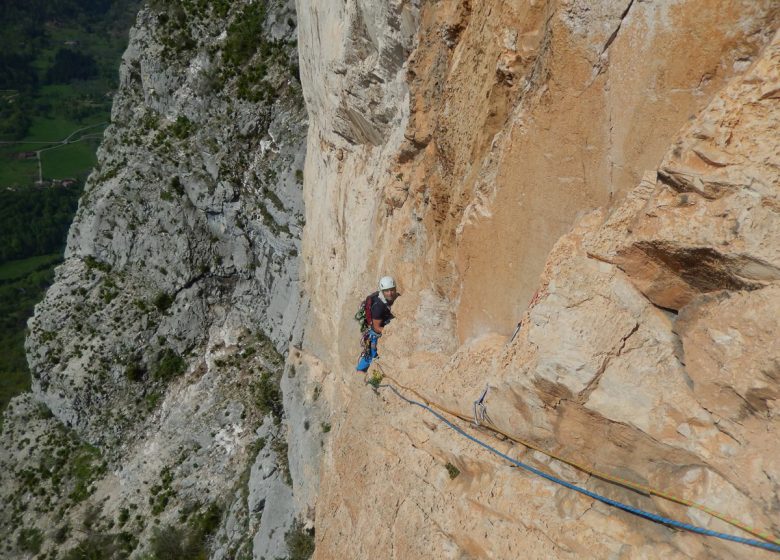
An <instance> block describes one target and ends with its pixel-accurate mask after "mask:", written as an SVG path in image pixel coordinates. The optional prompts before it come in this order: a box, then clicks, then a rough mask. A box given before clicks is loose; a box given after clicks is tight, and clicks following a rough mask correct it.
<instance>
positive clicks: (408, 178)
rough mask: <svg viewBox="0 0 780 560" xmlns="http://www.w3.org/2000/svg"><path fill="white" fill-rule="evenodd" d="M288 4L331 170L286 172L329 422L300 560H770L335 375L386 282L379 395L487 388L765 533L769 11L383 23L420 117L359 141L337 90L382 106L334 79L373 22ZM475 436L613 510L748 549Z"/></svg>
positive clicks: (539, 424) (526, 414)
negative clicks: (300, 229) (311, 536)
mask: <svg viewBox="0 0 780 560" xmlns="http://www.w3.org/2000/svg"><path fill="white" fill-rule="evenodd" d="M304 4H305V3H304V2H299V12H300V13H301V14H304V13H308V14H309V16H303V15H302V16H301V24H300V28H299V33H300V46H301V62H302V76H303V78H304V91H305V96H306V100H307V104H308V105H309V106H310V107H316V108H317V110H316V111H315V110H312V111H311V112H310V116H311V121H310V130H309V153H310V154H313V153H315V151H316V150H319V151H320V152H319V154H318V157H313V156H311V155H310V157H309V158H308V159H307V162H306V172H305V189H304V190H305V201H306V214H307V219H306V224H307V226H306V229H305V231H304V239H303V258H304V265H305V275H306V286H307V290H308V292H309V294H310V295H311V298H312V312H311V315H310V323H311V325H312V326H311V327H310V328H308V329H307V336H306V339H305V344H304V348H305V349H306V350H307V351H308V352H310V353H312V354H314V355H316V356H317V357H319V358H320V359H321V360H322V362H323V366H324V368H325V372H324V373H323V374H321V375H322V376H323V377H322V379H324V381H323V389H324V393H325V394H326V395H328V403H329V406H330V414H331V420H330V421H331V422H332V423H333V432H332V433H333V435H332V437H331V438H330V439H329V441H328V443H327V445H326V450H325V455H324V456H323V459H322V468H321V479H320V491H319V496H318V499H317V508H316V523H315V525H316V530H317V531H316V535H317V537H316V543H317V549H316V553H315V556H316V557H318V558H331V557H335V556H339V555H345V554H348V555H352V556H354V557H376V556H381V557H395V558H408V557H418V556H435V557H446V558H471V557H479V558H482V557H485V558H506V557H515V556H520V555H522V556H524V557H531V558H551V557H558V558H579V557H596V558H603V557H619V558H633V557H648V558H650V557H660V556H664V557H673V558H712V557H715V558H732V557H756V558H761V557H770V554H769V553H763V552H761V551H759V550H755V549H751V548H745V547H743V546H740V545H733V544H728V543H724V542H722V541H718V540H714V539H706V538H702V537H698V536H694V535H690V534H686V533H680V532H675V531H672V530H670V529H668V528H665V527H663V526H659V525H654V524H651V523H647V522H645V521H642V520H639V519H637V518H635V517H633V516H630V515H628V514H624V513H621V512H619V511H616V510H614V509H612V508H608V507H606V506H604V505H603V504H600V503H598V502H594V501H593V500H590V499H588V498H584V497H582V496H580V495H577V494H572V493H571V492H570V491H568V490H566V489H563V488H559V487H555V486H552V485H550V484H549V483H548V482H546V481H544V480H541V479H538V478H535V477H532V476H530V475H526V474H524V473H522V472H518V470H517V469H513V468H511V467H510V466H508V465H507V464H505V463H503V462H501V461H500V460H497V459H496V457H494V456H492V455H489V454H487V452H485V451H484V450H482V449H480V448H478V447H476V446H474V445H472V444H470V443H469V442H468V441H466V440H463V439H459V438H458V437H457V436H456V435H455V434H454V433H453V432H452V431H450V430H448V429H447V428H446V427H445V426H443V425H442V424H441V423H439V422H437V421H435V419H433V417H430V416H428V417H426V416H425V415H424V413H422V412H421V411H420V410H418V409H417V408H414V407H409V406H408V405H406V404H404V403H402V402H401V401H400V400H399V399H397V398H396V397H395V396H393V394H392V393H390V392H388V391H380V392H379V394H374V393H372V392H371V391H369V390H367V389H366V388H365V386H364V384H363V379H362V378H361V377H360V376H358V375H356V374H355V373H354V369H353V368H354V363H355V360H356V356H357V353H358V349H357V340H356V327H355V326H354V323H353V321H352V313H353V312H354V307H355V305H356V302H357V301H359V299H360V297H361V296H362V295H364V292H366V291H368V290H370V289H371V288H372V286H373V284H374V282H375V279H376V278H378V277H379V276H380V275H382V274H384V273H387V272H391V273H394V274H396V275H397V276H398V277H400V279H401V291H402V292H403V293H404V295H403V296H402V297H401V298H400V299H399V301H398V302H397V304H396V306H395V307H394V312H395V313H396V315H397V317H398V318H397V320H396V321H395V322H394V323H393V324H392V325H391V326H390V327H389V328H388V329H387V331H386V334H385V336H384V337H383V338H382V340H381V342H380V347H381V348H380V354H381V355H382V360H381V361H382V365H383V369H384V371H386V372H387V373H389V374H391V375H392V376H393V377H394V378H396V379H398V380H399V381H401V382H402V383H404V384H406V385H410V386H414V387H416V388H418V390H420V391H422V392H423V393H424V394H425V395H428V396H429V397H431V398H433V397H434V396H435V399H436V400H437V401H438V402H440V403H442V404H444V405H447V406H449V407H452V408H457V409H459V410H461V411H463V413H468V412H469V411H470V410H471V406H472V401H473V400H474V399H475V398H476V397H478V396H479V394H480V393H481V391H482V389H483V388H484V386H485V383H488V384H489V385H490V387H491V390H490V393H489V397H488V399H487V409H488V412H489V415H490V417H491V418H492V420H493V421H494V422H495V423H496V424H497V425H499V427H501V428H502V429H503V430H505V431H506V432H508V433H512V434H515V435H516V436H517V437H520V438H524V439H526V440H531V441H534V442H536V443H537V444H538V445H540V446H542V447H545V448H548V449H550V450H551V451H554V452H557V453H560V454H562V455H565V456H569V457H571V458H572V459H573V460H576V461H578V462H581V463H585V464H588V465H591V466H592V467H594V468H596V469H598V470H601V471H604V472H608V473H611V474H612V475H614V476H618V477H623V478H627V479H629V480H633V481H635V482H637V483H640V484H647V485H650V486H653V487H655V488H658V489H660V490H663V491H666V492H670V493H672V494H675V495H678V496H682V497H684V498H686V499H692V500H695V501H698V502H701V503H704V504H705V505H707V506H709V507H711V508H714V509H716V510H720V511H723V512H724V513H725V514H727V515H731V516H733V517H737V518H741V519H742V520H743V521H744V522H745V523H747V524H750V525H754V526H756V527H761V528H764V529H766V530H768V531H769V532H773V533H775V534H777V533H778V532H779V531H780V515H779V514H780V511H778V509H777V503H776V500H775V499H774V497H775V496H776V495H777V492H778V487H777V473H778V472H780V471H778V465H777V460H778V457H777V453H776V452H775V451H774V450H773V449H772V437H771V436H770V434H773V433H775V431H776V430H775V417H774V412H773V411H774V409H775V406H776V405H775V403H776V395H777V393H776V391H777V371H776V370H777V364H778V358H779V356H778V353H777V348H776V346H777V345H776V344H773V343H772V340H771V337H772V334H771V333H772V332H773V330H774V325H775V324H776V318H775V317H776V315H777V313H776V306H777V293H776V290H775V289H776V287H777V286H776V285H775V284H776V282H777V279H778V277H777V275H776V270H777V266H778V254H777V252H776V251H777V247H778V246H780V245H778V241H779V240H780V238H779V237H778V230H777V227H778V224H779V223H780V222H779V221H778V219H777V213H776V201H777V197H778V194H779V191H778V186H780V183H778V174H777V164H778V160H777V154H778V136H777V134H776V126H777V122H776V121H777V115H778V110H777V103H776V97H777V96H776V87H777V84H776V80H777V76H776V68H777V50H778V39H777V38H775V39H772V37H773V36H774V34H775V32H776V30H777V28H778V22H780V19H779V18H780V14H779V13H778V10H777V8H776V6H774V5H773V4H772V3H770V2H763V3H762V2H749V3H748V2H718V3H704V4H703V3H700V2H695V3H694V2H674V3H663V4H659V3H647V2H631V1H626V2H598V3H595V4H594V3H592V2H588V3H580V2H561V3H552V2H550V3H546V2H541V3H539V2H534V3H530V2H529V3H512V4H511V5H510V3H503V2H481V3H474V2H439V3H436V4H435V5H434V4H426V3H422V4H420V5H418V4H416V3H414V2H406V3H397V4H396V3H390V4H389V7H388V8H387V9H391V10H395V13H396V17H397V18H402V17H406V16H405V14H411V15H413V16H414V20H413V21H414V22H415V24H416V25H417V26H418V32H417V35H416V38H415V41H414V42H413V43H412V44H406V43H404V49H405V51H408V52H409V58H408V60H407V63H406V67H405V72H406V80H407V84H408V97H405V99H408V103H409V109H408V111H407V109H406V107H405V106H404V105H403V104H401V105H400V106H399V107H398V110H397V116H396V117H395V118H396V119H397V120H398V122H399V124H398V127H399V128H397V129H396V130H395V133H393V131H390V132H388V133H386V134H385V136H384V142H383V143H381V144H379V145H375V142H373V141H368V140H367V139H361V138H359V137H357V136H356V135H353V136H351V137H350V136H345V135H343V134H342V132H341V131H340V129H339V128H338V127H337V126H335V125H334V123H335V122H336V121H337V118H338V115H340V114H341V111H342V109H341V108H342V107H343V106H344V99H346V100H347V101H346V102H347V103H349V101H350V100H352V99H358V100H360V98H361V97H366V96H368V97H371V96H374V95H375V94H374V93H373V91H372V90H371V88H363V87H360V85H361V84H360V83H355V82H354V81H352V80H353V79H354V78H355V76H354V75H350V74H345V73H343V72H340V71H339V70H338V69H339V68H340V66H339V61H340V60H343V57H344V56H346V55H345V54H344V52H345V50H346V48H345V45H349V44H350V43H351V42H352V41H354V40H355V39H354V35H353V33H354V30H355V29H359V28H360V25H357V24H353V23H350V22H355V21H361V20H365V19H371V18H373V17H375V16H374V14H375V13H376V10H378V9H376V8H373V9H372V6H371V5H370V4H369V3H368V2H357V1H356V2H347V3H345V4H344V5H343V6H339V7H338V8H337V9H336V8H330V7H328V8H326V7H322V6H319V5H318V6H309V5H304ZM382 9H383V10H384V9H385V8H384V7H383V8H382ZM367 14H368V15H367ZM328 18H338V21H340V22H342V23H341V25H330V26H329V25H325V24H323V23H322V22H324V21H333V20H332V19H328ZM345 22H346V23H345ZM326 30H327V31H326ZM326 32H327V33H328V34H329V35H328V37H329V41H327V42H325V41H323V40H322V38H321V37H322V36H323V35H324V34H326ZM335 33H337V36H336V37H334V34H335ZM393 37H394V32H393V31H388V36H387V38H386V39H385V40H386V41H390V40H392V38H393ZM372 41H373V42H372V44H373V45H374V46H375V47H377V48H375V50H374V55H375V59H374V60H381V57H379V56H378V53H379V52H380V50H381V49H380V48H379V47H378V46H379V45H382V44H384V43H383V40H382V39H381V38H380V39H376V38H373V39H372ZM313 52H317V53H318V54H319V53H322V56H317V57H314V56H311V55H309V54H308V53H313ZM682 52H684V53H685V56H680V53H682ZM323 58H324V59H325V60H333V61H334V62H331V64H330V65H323V64H322V60H323ZM394 69H395V66H393V65H389V64H388V65H387V66H385V73H386V74H387V73H391V72H392V71H393V70H394ZM401 74H403V71H401ZM391 75H392V74H391ZM395 76H396V77H395V80H398V79H399V78H398V74H396V75H395ZM734 76H737V78H735V79H734V80H733V81H731V82H729V80H730V79H731V78H732V77H734ZM384 79H385V80H390V78H388V77H385V78H384ZM319 83H328V84H329V88H332V87H334V85H336V86H338V89H337V93H336V94H335V95H331V96H330V97H329V98H325V97H324V96H323V95H322V93H321V92H318V91H317V90H316V89H315V84H319ZM727 84H728V87H726V89H722V88H724V87H725V86H726V85H727ZM356 90H358V91H356ZM721 90H722V91H721ZM391 91H395V89H394V88H391ZM401 91H402V90H399V94H398V95H399V100H401V97H400V96H401ZM405 95H406V94H405ZM380 101H381V100H380V98H378V97H377V98H376V103H377V104H374V105H371V104H370V103H369V106H371V107H377V106H378V103H380ZM364 105H365V102H363V101H360V102H359V103H357V104H356V105H354V106H353V108H354V109H355V110H360V109H359V108H360V107H363V106H364ZM374 116H375V114H374V113H373V112H372V111H371V110H369V111H367V113H366V114H364V118H365V119H366V120H367V121H372V119H373V118H374ZM694 116H695V118H692V117H694ZM400 129H403V137H401V135H399V134H398V132H399V130H400ZM670 146H671V148H670ZM647 172H649V173H647ZM598 206H604V207H605V208H604V209H601V210H598V211H596V212H590V213H587V214H584V211H590V210H592V209H594V208H596V207H598ZM583 214H584V215H583ZM577 215H579V216H580V217H579V218H578V220H577V221H576V226H575V227H574V229H573V230H571V231H569V230H570V228H571V227H572V224H573V223H574V222H575V217H576V216H577ZM567 231H569V233H567V234H566V235H564V236H563V237H562V238H560V239H559V237H560V235H561V234H563V233H566V232H567ZM534 292H537V296H536V297H535V298H533V305H531V306H530V307H529V308H527V307H526V303H527V302H528V301H529V300H532V297H531V296H532V294H534ZM521 317H522V318H523V328H522V329H521V331H520V334H519V336H518V337H517V338H516V339H515V340H514V342H513V343H512V344H509V345H507V340H508V335H509V334H510V333H511V332H512V325H514V323H515V322H516V321H517V320H518V319H519V318H521ZM482 435H483V437H486V438H488V439H490V435H489V434H482ZM491 441H492V443H493V444H495V445H496V446H498V447H499V449H501V450H502V451H504V452H505V453H508V454H510V455H512V456H515V457H518V458H521V459H523V460H525V461H528V462H530V463H531V464H533V465H535V466H538V467H540V468H544V469H546V470H549V471H551V472H554V473H556V474H558V475H560V476H562V477H564V478H566V479H568V480H571V481H572V482H576V483H578V484H582V485H584V486H586V487H588V488H591V489H593V490H596V491H598V492H601V493H604V494H606V495H608V496H610V497H613V498H616V499H620V500H622V501H625V502H627V503H631V504H634V505H638V506H641V507H643V508H646V509H649V510H651V511H656V512H660V513H662V514H665V515H670V516H672V517H675V518H677V519H681V520H684V521H688V522H693V523H696V524H700V525H703V526H707V527H710V528H713V529H717V530H723V531H726V532H732V533H734V534H740V535H743V533H741V532H740V530H739V529H735V528H734V527H732V526H730V525H728V524H725V523H724V522H722V521H718V520H716V519H713V518H712V517H710V516H708V515H706V514H704V513H702V512H700V511H699V510H696V509H691V508H686V507H682V506H679V505H675V504H673V503H670V502H667V501H665V500H662V499H659V498H655V497H649V496H647V495H644V494H638V493H634V492H632V491H629V490H626V489H624V488H620V487H615V486H614V485H611V484H608V483H606V482H604V481H602V480H599V479H597V478H594V477H591V476H589V475H587V474H586V473H584V472H581V471H579V470H576V469H574V468H572V467H569V466H567V465H565V464H561V463H559V462H557V461H553V460H551V459H549V458H547V457H546V456H544V455H542V454H540V453H538V452H535V451H532V450H530V449H526V448H525V447H523V446H520V445H517V444H511V443H510V442H509V441H503V442H502V441H499V440H496V439H492V440H491ZM448 465H449V466H450V467H455V468H456V469H457V471H459V474H457V476H455V477H454V478H451V475H450V472H455V471H451V470H448V468H447V467H448Z"/></svg>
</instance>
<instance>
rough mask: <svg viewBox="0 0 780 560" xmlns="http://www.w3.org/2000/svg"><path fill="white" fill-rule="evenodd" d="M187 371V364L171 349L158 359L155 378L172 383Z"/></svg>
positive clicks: (166, 350)
mask: <svg viewBox="0 0 780 560" xmlns="http://www.w3.org/2000/svg"><path fill="white" fill-rule="evenodd" d="M185 369H187V363H186V362H185V361H184V358H182V357H181V356H179V355H178V354H177V353H176V352H174V351H173V350H171V349H170V348H166V349H165V350H163V351H162V352H160V354H159V355H158V357H157V367H156V368H155V370H154V375H153V377H154V378H155V379H157V380H160V381H170V380H171V379H173V378H175V377H178V376H179V375H181V374H182V373H184V370H185Z"/></svg>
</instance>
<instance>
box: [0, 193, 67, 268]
mask: <svg viewBox="0 0 780 560" xmlns="http://www.w3.org/2000/svg"><path fill="white" fill-rule="evenodd" d="M80 195H81V189H80V188H79V187H78V186H73V187H67V188H65V187H60V188H56V189H19V190H6V189H0V264H2V263H4V262H7V261H11V260H18V259H24V258H28V257H32V256H36V255H49V254H52V253H57V252H61V251H62V250H63V249H64V246H65V238H66V236H67V233H68V228H69V227H70V223H71V221H72V220H73V215H74V214H75V213H76V208H77V206H78V200H79V196H80Z"/></svg>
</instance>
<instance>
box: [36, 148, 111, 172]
mask: <svg viewBox="0 0 780 560" xmlns="http://www.w3.org/2000/svg"><path fill="white" fill-rule="evenodd" d="M98 142H99V140H87V141H83V142H78V143H76V144H68V145H66V146H62V147H57V148H54V149H52V150H47V151H45V152H43V153H41V163H42V164H43V178H44V179H45V180H51V179H67V178H69V177H72V178H77V177H79V176H80V175H84V174H85V172H89V170H91V169H92V168H93V167H94V166H95V163H96V162H97V159H96V157H95V151H96V150H97V144H98Z"/></svg>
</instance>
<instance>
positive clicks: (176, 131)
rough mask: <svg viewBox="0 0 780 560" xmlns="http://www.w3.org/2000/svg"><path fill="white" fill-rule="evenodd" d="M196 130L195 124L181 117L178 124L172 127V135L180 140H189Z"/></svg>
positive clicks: (177, 121)
mask: <svg viewBox="0 0 780 560" xmlns="http://www.w3.org/2000/svg"><path fill="white" fill-rule="evenodd" d="M194 130H195V125H194V124H193V122H192V121H191V120H190V119H188V118H187V117H185V116H184V115H179V117H178V118H177V119H176V122H175V123H173V124H172V125H171V133H172V134H173V135H174V136H175V137H176V138H178V139H179V140H185V139H187V138H189V137H190V136H191V135H192V133H193V132H194Z"/></svg>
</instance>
